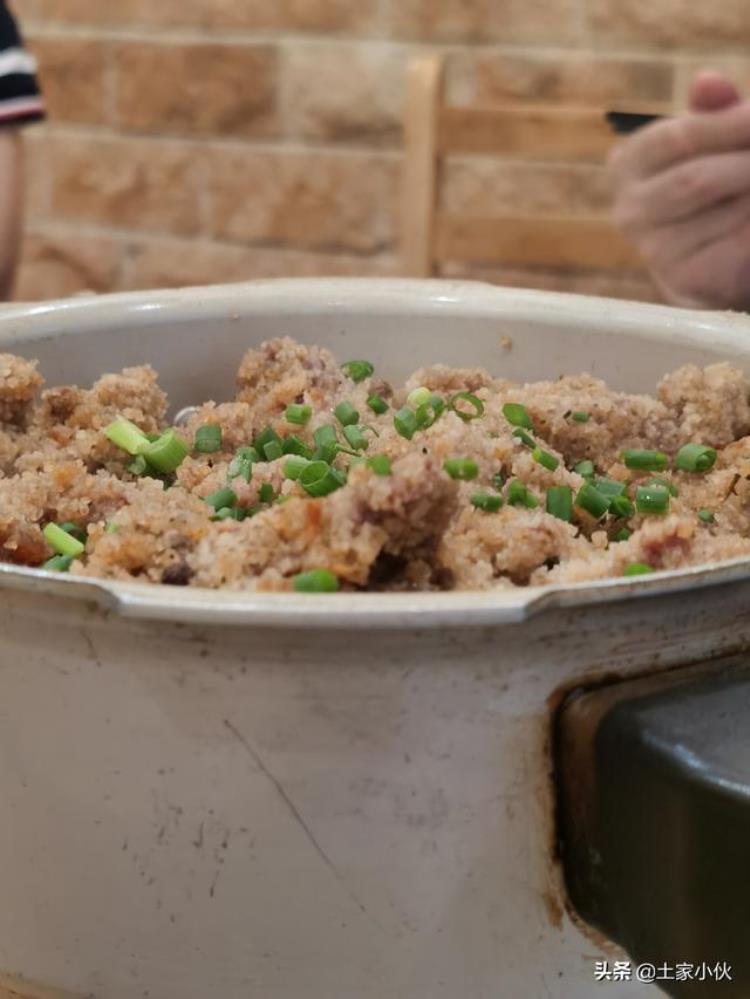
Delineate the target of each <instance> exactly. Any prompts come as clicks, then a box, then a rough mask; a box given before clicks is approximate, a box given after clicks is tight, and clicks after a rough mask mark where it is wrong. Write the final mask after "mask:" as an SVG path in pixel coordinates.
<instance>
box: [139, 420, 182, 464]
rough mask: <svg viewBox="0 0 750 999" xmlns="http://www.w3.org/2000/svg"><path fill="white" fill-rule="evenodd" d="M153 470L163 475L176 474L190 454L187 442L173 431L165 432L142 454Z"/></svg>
mask: <svg viewBox="0 0 750 999" xmlns="http://www.w3.org/2000/svg"><path fill="white" fill-rule="evenodd" d="M141 454H142V455H143V457H144V458H145V459H146V461H147V462H148V463H149V465H150V466H151V467H152V468H155V469H156V471H157V472H161V474H162V475H169V474H170V473H171V472H175V471H176V470H177V469H178V468H179V467H180V465H181V464H182V463H183V461H184V460H185V458H187V454H188V446H187V444H186V443H185V441H184V440H183V439H182V438H181V437H180V436H179V435H178V434H177V433H176V431H174V430H173V429H171V428H170V429H169V430H165V431H164V433H163V434H162V435H161V437H160V438H159V439H158V440H157V441H154V442H153V444H147V445H146V447H144V448H143V451H142V452H141Z"/></svg>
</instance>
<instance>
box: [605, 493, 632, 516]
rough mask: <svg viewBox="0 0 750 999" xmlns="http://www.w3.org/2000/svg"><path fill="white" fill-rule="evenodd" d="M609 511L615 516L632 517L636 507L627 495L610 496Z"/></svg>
mask: <svg viewBox="0 0 750 999" xmlns="http://www.w3.org/2000/svg"><path fill="white" fill-rule="evenodd" d="M607 498H608V499H609V512H610V513H611V514H612V516H613V517H632V516H633V514H634V513H635V507H634V506H633V503H632V500H630V499H628V497H627V496H609V497H607Z"/></svg>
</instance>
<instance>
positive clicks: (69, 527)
mask: <svg viewBox="0 0 750 999" xmlns="http://www.w3.org/2000/svg"><path fill="white" fill-rule="evenodd" d="M60 530H61V531H65V532H66V533H68V534H69V535H70V536H71V537H73V538H75V539H76V540H77V541H80V542H81V543H82V544H85V543H86V541H87V540H88V536H89V535H88V531H87V530H86V528H85V527H81V526H80V524H74V523H73V521H72V520H68V521H66V522H65V523H64V524H60Z"/></svg>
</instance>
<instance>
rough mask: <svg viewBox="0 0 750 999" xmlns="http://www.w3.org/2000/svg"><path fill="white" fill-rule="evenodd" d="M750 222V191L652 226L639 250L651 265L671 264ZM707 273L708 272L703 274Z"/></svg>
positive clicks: (662, 265) (641, 242)
mask: <svg viewBox="0 0 750 999" xmlns="http://www.w3.org/2000/svg"><path fill="white" fill-rule="evenodd" d="M748 222H750V192H749V193H747V194H743V195H742V196H740V197H738V198H732V199H731V200H729V201H724V202H721V203H720V204H718V205H716V206H715V207H714V208H712V209H711V210H710V211H708V212H704V213H703V214H702V215H699V216H697V217H695V218H691V219H685V220H683V221H681V222H675V223H672V224H670V225H667V226H662V227H657V228H654V229H653V230H652V231H650V232H649V233H647V234H646V235H644V237H643V238H642V239H641V241H640V249H641V252H642V253H643V255H644V256H645V257H646V259H647V260H648V261H649V262H650V263H651V264H652V265H654V266H656V267H657V268H658V267H664V266H668V265H669V266H674V265H675V264H678V263H679V262H680V261H682V260H685V259H686V258H688V257H691V256H693V255H694V254H696V253H698V252H700V251H701V250H702V249H704V248H705V247H709V246H711V245H713V244H715V243H717V242H719V241H720V240H722V239H725V238H726V236H727V235H728V234H730V233H733V232H739V230H741V229H742V228H743V226H746V225H747V224H748ZM706 276H707V277H708V276H709V275H708V274H707V275H706ZM746 291H750V288H749V289H746Z"/></svg>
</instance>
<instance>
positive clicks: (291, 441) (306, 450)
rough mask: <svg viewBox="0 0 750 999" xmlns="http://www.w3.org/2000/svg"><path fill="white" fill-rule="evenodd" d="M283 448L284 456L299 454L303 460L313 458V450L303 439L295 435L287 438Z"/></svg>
mask: <svg viewBox="0 0 750 999" xmlns="http://www.w3.org/2000/svg"><path fill="white" fill-rule="evenodd" d="M281 447H282V450H283V452H284V454H299V455H302V457H303V458H311V457H312V448H310V447H308V446H307V444H305V442H304V441H303V440H302V438H300V437H297V436H296V435H295V434H290V435H289V436H288V437H285V438H284V441H283V443H282V445H281Z"/></svg>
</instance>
